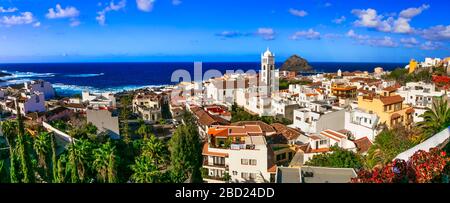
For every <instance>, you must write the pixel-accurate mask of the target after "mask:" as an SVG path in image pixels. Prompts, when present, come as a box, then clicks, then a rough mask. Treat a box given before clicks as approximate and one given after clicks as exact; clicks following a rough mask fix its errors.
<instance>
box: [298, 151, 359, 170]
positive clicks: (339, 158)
mask: <svg viewBox="0 0 450 203" xmlns="http://www.w3.org/2000/svg"><path fill="white" fill-rule="evenodd" d="M331 150H332V153H323V154H317V155H314V156H313V157H312V159H311V160H309V161H308V162H306V164H305V165H309V166H322V167H335V168H356V169H359V168H361V167H362V158H361V156H360V155H358V154H356V153H354V152H352V151H349V150H345V149H342V148H340V147H335V146H333V147H331Z"/></svg>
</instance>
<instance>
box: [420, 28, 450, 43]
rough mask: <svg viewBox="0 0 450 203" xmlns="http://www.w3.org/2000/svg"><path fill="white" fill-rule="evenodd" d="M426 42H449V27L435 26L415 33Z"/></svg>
mask: <svg viewBox="0 0 450 203" xmlns="http://www.w3.org/2000/svg"><path fill="white" fill-rule="evenodd" d="M417 33H418V34H420V35H421V36H422V37H423V38H425V39H427V40H442V41H448V40H450V25H447V26H444V25H437V26H433V27H430V28H428V29H423V30H419V31H418V32H417Z"/></svg>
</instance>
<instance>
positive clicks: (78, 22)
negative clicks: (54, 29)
mask: <svg viewBox="0 0 450 203" xmlns="http://www.w3.org/2000/svg"><path fill="white" fill-rule="evenodd" d="M80 24H81V22H80V21H79V20H74V21H72V22H70V27H76V26H78V25H80Z"/></svg>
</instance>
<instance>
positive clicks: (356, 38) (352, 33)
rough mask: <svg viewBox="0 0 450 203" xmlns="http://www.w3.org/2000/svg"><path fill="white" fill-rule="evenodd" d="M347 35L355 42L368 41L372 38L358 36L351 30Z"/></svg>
mask: <svg viewBox="0 0 450 203" xmlns="http://www.w3.org/2000/svg"><path fill="white" fill-rule="evenodd" d="M346 35H347V37H350V38H352V39H355V40H366V39H369V38H370V37H369V36H368V35H359V34H356V33H355V31H354V30H349V31H348V32H347V34H346Z"/></svg>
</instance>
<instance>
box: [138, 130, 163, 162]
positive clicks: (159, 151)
mask: <svg viewBox="0 0 450 203" xmlns="http://www.w3.org/2000/svg"><path fill="white" fill-rule="evenodd" d="M167 154H168V151H167V147H166V146H165V144H164V143H163V142H162V141H161V140H160V139H158V138H157V137H156V136H155V135H151V136H150V138H149V139H147V140H144V142H143V143H142V155H143V156H147V157H149V158H150V159H151V160H153V161H154V164H155V165H157V166H159V165H160V164H164V163H166V162H167V160H168V156H167Z"/></svg>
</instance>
